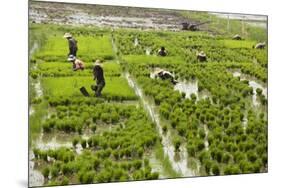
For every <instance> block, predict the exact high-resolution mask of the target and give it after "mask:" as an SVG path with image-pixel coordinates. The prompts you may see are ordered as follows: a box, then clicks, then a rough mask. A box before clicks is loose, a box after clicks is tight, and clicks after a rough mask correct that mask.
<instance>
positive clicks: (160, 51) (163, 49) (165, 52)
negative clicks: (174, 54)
mask: <svg viewBox="0 0 281 188" xmlns="http://www.w3.org/2000/svg"><path fill="white" fill-rule="evenodd" d="M158 55H159V56H166V55H167V51H166V50H165V47H164V46H162V47H161V49H160V50H158Z"/></svg>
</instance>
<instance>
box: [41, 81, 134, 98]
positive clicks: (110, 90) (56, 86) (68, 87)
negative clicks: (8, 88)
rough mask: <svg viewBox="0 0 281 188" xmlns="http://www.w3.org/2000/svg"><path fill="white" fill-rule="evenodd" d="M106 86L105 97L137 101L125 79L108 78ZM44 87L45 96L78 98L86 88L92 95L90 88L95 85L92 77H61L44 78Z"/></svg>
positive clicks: (103, 92)
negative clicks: (82, 89)
mask: <svg viewBox="0 0 281 188" xmlns="http://www.w3.org/2000/svg"><path fill="white" fill-rule="evenodd" d="M105 82H106V85H105V87H104V89H103V91H102V94H103V95H104V96H107V97H110V98H114V97H117V98H121V99H127V100H132V99H136V95H135V93H134V91H133V89H132V88H131V87H130V86H129V85H128V83H127V80H126V79H125V78H123V77H106V78H105ZM42 83H43V84H42V86H43V89H44V94H45V95H49V96H55V97H58V96H78V97H81V96H82V94H81V93H80V91H79V88H80V87H82V86H84V87H86V88H87V90H88V92H90V93H92V90H91V89H90V86H91V85H92V84H95V81H94V80H93V79H92V78H91V77H59V78H43V79H42Z"/></svg>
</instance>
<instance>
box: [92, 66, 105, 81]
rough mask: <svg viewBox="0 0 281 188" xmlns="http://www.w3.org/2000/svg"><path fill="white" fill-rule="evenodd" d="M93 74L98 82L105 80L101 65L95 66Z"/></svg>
mask: <svg viewBox="0 0 281 188" xmlns="http://www.w3.org/2000/svg"><path fill="white" fill-rule="evenodd" d="M93 75H94V79H96V80H97V82H104V77H103V69H102V67H101V66H100V65H95V66H94V68H93Z"/></svg>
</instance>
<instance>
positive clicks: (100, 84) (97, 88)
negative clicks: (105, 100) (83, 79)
mask: <svg viewBox="0 0 281 188" xmlns="http://www.w3.org/2000/svg"><path fill="white" fill-rule="evenodd" d="M104 86H105V81H100V82H97V85H92V86H91V88H92V90H94V91H95V95H96V97H100V96H101V91H102V89H103V88H104Z"/></svg>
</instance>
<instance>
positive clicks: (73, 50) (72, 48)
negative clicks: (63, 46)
mask: <svg viewBox="0 0 281 188" xmlns="http://www.w3.org/2000/svg"><path fill="white" fill-rule="evenodd" d="M63 37H64V38H66V39H67V40H68V46H69V53H68V56H70V55H73V56H75V57H76V54H77V50H78V47H77V41H76V40H75V39H74V38H73V37H72V35H71V34H70V33H65V34H64V36H63Z"/></svg>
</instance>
